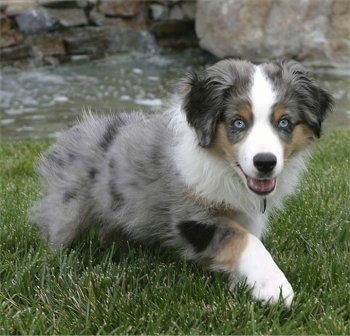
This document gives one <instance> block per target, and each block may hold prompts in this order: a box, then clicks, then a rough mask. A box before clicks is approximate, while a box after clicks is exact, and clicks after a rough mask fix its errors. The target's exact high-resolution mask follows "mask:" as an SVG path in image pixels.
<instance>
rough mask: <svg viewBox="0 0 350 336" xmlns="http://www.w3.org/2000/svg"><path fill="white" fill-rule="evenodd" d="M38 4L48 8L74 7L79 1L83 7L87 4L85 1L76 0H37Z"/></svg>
mask: <svg viewBox="0 0 350 336" xmlns="http://www.w3.org/2000/svg"><path fill="white" fill-rule="evenodd" d="M37 2H38V4H39V5H40V6H44V7H49V8H76V7H78V4H79V3H80V4H81V5H83V6H84V7H85V6H86V5H87V2H86V1H78V0H64V1H62V0H37Z"/></svg>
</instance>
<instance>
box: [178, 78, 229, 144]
mask: <svg viewBox="0 0 350 336" xmlns="http://www.w3.org/2000/svg"><path fill="white" fill-rule="evenodd" d="M185 85H186V87H187V93H186V94H185V97H184V101H183V105H182V108H183V110H184V111H185V113H186V118H187V122H188V123H189V125H190V126H192V127H193V128H194V129H195V131H196V134H197V138H198V142H199V145H200V146H202V147H207V146H209V145H210V143H211V141H212V139H213V137H214V134H215V129H216V124H217V121H218V119H219V117H220V115H221V113H222V111H223V100H224V92H223V91H224V90H223V87H222V85H220V83H218V82H216V81H215V80H214V79H213V78H210V77H207V76H202V77H201V76H199V75H198V74H195V73H193V74H189V75H188V76H187V78H186V79H185Z"/></svg>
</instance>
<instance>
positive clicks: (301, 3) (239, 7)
mask: <svg viewBox="0 0 350 336" xmlns="http://www.w3.org/2000/svg"><path fill="white" fill-rule="evenodd" d="M349 22H350V1H347V0H346V1H342V0H323V1H318V0H294V1H288V0H264V1H261V0H216V1H207V0H198V1H197V13H196V32H197V36H198V38H199V40H200V46H201V47H202V48H204V49H206V50H208V51H210V52H211V53H213V54H214V55H216V56H218V57H225V56H235V57H244V58H249V59H252V60H254V61H260V60H266V59H271V58H276V57H281V56H282V57H291V58H296V59H299V60H302V61H304V62H305V63H309V64H311V65H312V64H317V65H327V64H328V65H330V64H335V63H337V64H338V65H341V64H343V65H344V66H345V65H346V63H348V60H349V56H350V39H349V37H350V25H349Z"/></svg>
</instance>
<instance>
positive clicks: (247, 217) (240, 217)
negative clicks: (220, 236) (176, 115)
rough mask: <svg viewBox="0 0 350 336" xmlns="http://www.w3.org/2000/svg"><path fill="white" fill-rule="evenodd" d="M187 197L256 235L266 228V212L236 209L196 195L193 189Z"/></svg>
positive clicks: (217, 215)
mask: <svg viewBox="0 0 350 336" xmlns="http://www.w3.org/2000/svg"><path fill="white" fill-rule="evenodd" d="M186 198H187V199H188V200H189V201H191V202H193V203H194V204H196V205H197V206H200V207H201V208H202V209H205V210H206V211H208V213H209V214H210V215H211V216H213V217H217V218H223V219H225V222H226V220H228V222H233V223H235V224H239V225H240V226H242V227H243V228H245V229H246V230H247V231H248V232H250V233H251V234H253V235H254V236H256V237H258V238H260V237H261V236H262V234H263V233H264V231H265V230H266V222H267V220H266V218H267V216H266V214H265V213H263V212H257V211H256V209H251V211H250V212H245V211H242V210H237V209H234V208H233V207H232V206H230V205H229V204H227V203H225V202H220V203H219V202H212V201H209V200H207V199H206V198H204V197H201V196H198V195H196V194H195V193H194V192H192V191H191V190H187V191H186Z"/></svg>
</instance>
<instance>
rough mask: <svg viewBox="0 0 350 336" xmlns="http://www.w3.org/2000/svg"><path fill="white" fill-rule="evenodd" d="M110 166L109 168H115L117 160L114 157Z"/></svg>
mask: <svg viewBox="0 0 350 336" xmlns="http://www.w3.org/2000/svg"><path fill="white" fill-rule="evenodd" d="M108 166H109V168H111V169H113V168H115V160H114V159H111V160H110V161H109V164H108Z"/></svg>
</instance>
